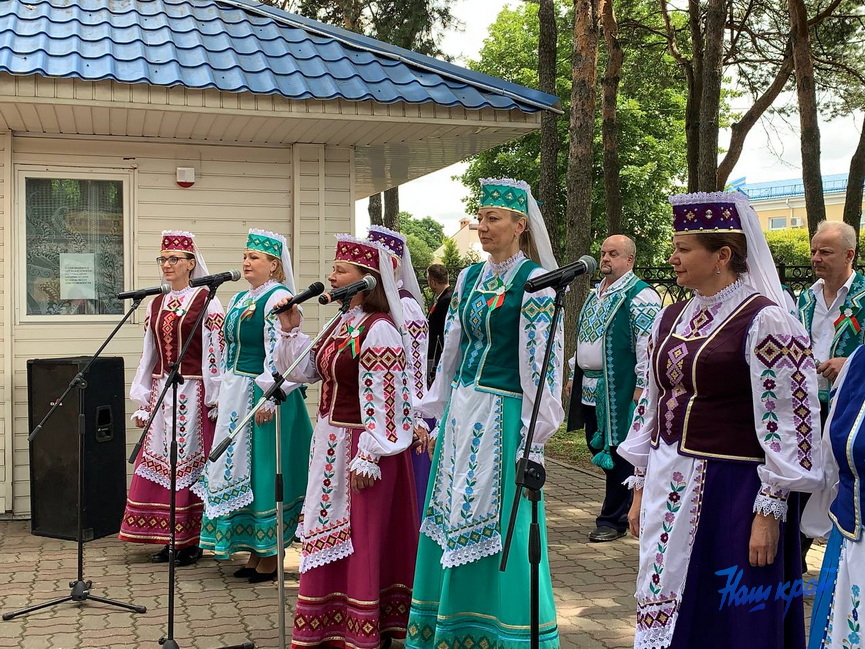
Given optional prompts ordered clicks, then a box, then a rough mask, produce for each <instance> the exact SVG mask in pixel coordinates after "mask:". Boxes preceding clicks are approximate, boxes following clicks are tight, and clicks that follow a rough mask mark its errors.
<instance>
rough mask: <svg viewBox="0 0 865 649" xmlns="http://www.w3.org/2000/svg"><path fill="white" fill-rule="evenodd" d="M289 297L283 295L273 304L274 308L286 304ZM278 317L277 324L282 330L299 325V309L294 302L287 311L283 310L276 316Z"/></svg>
mask: <svg viewBox="0 0 865 649" xmlns="http://www.w3.org/2000/svg"><path fill="white" fill-rule="evenodd" d="M290 299H291V298H288V297H284V298H282V299H281V300H280V301H279V302H277V303H276V304H275V305H274V307H273V308H274V309H278V308H279V307H281V306H285V305H286V304H288V301H289V300H290ZM277 317H278V318H279V326H280V327H282V330H283V331H291V330H292V329H297V328H298V327H299V326H300V321H301V319H302V318H301V315H300V309H299V308H298V307H297V305H296V304H295V305H294V306H293V307H291V308H290V309H289V310H288V311H283V312H282V313H280V314H279V315H278V316H277Z"/></svg>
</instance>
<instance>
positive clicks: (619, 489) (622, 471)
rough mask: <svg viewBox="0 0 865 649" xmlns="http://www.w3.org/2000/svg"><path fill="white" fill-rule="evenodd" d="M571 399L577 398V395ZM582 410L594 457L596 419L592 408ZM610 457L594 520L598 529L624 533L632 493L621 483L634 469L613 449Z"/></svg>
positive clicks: (583, 406) (590, 448)
mask: <svg viewBox="0 0 865 649" xmlns="http://www.w3.org/2000/svg"><path fill="white" fill-rule="evenodd" d="M572 398H579V393H577V394H576V395H575V396H574V397H572ZM581 405H582V404H581ZM582 408H583V416H584V417H585V421H586V445H587V446H588V447H589V450H590V451H591V452H592V455H593V456H594V455H597V454H598V453H600V451H598V450H596V449H594V448H592V445H591V441H592V437H593V436H594V434H595V432H596V431H597V430H598V417H597V413H596V412H595V407H594V406H587V405H582ZM610 455H611V456H612V457H613V468H612V469H610V470H607V469H604V474H605V478H606V483H607V484H606V491H605V493H604V502H603V504H602V505H601V514H600V516H598V518H597V519H596V520H595V524H596V525H597V526H598V527H611V528H613V529H614V530H618V531H619V532H626V531H627V530H628V510H629V509H630V508H631V501H632V499H633V493H632V492H631V490H630V489H628V488H627V487H626V486H624V485H623V484H622V483H623V482H624V481H625V480H627V479H628V478H629V477H630V476H632V475H634V467H633V466H632V465H631V463H630V462H628V461H627V460H626V459H625V458H623V457H622V456H621V455H619V454H618V453H616V448H615V447H613V448H611V449H610Z"/></svg>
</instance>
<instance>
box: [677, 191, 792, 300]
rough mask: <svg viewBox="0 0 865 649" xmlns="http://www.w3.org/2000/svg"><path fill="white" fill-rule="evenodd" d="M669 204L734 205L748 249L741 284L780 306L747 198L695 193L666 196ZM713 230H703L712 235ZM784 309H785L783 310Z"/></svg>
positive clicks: (779, 292) (776, 281)
mask: <svg viewBox="0 0 865 649" xmlns="http://www.w3.org/2000/svg"><path fill="white" fill-rule="evenodd" d="M669 200H670V203H671V204H672V205H674V206H675V205H691V204H706V203H710V204H711V203H734V204H735V206H736V212H737V213H738V215H739V220H740V222H741V225H742V233H743V234H744V235H745V243H746V244H747V246H748V255H747V258H746V262H747V264H748V272H747V273H745V274H744V275H743V276H742V281H743V282H744V283H746V284H748V285H750V286H752V287H754V288H755V289H757V291H758V292H759V293H760V294H761V295H763V296H765V297H767V298H769V299H770V300H772V301H773V302H774V303H775V304H777V305H779V306H781V307H784V304H785V302H784V292H783V290H782V289H781V280H780V279H779V278H778V270H777V269H776V268H775V261H774V259H773V258H772V252H771V251H770V250H769V244H768V243H767V242H766V237H765V236H764V235H763V229H762V228H761V227H760V218H759V217H758V216H757V213H756V212H755V211H754V208H753V207H751V204H750V202H749V201H748V197H747V196H746V195H745V194H742V193H741V192H699V193H696V194H678V195H676V196H670V198H669ZM712 232H713V231H706V234H712ZM785 310H786V309H785Z"/></svg>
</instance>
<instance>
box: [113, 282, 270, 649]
mask: <svg viewBox="0 0 865 649" xmlns="http://www.w3.org/2000/svg"><path fill="white" fill-rule="evenodd" d="M226 279H228V278H226ZM226 279H223V280H222V281H213V282H212V283H210V284H208V285H207V289H208V294H207V299H206V300H205V301H204V306H203V307H202V308H201V311H200V312H199V313H198V317H197V318H196V319H195V322H194V323H193V325H192V331H193V335H191V336H189V338H187V339H186V342H185V343H183V347H182V348H181V349H180V353H179V354H178V356H177V359H176V360H175V361H174V362H173V363H172V364H171V366H170V367H171V369H170V371H169V372H168V376H167V378H166V381H165V386H164V387H163V388H162V392H161V393H160V394H159V398H158V399H157V400H156V403H155V404H154V405H153V409H152V411H151V412H150V419H148V420H147V424H146V425H145V426H144V430H143V431H142V432H141V438H140V439H139V440H138V444H136V445H135V451H134V452H133V455H132V457H130V464H132V463H133V462H134V461H135V459H136V457H137V456H138V451H139V450H140V449H141V445H142V443H143V441H144V439H145V437H146V435H147V433H148V431H149V430H150V427H151V426H152V425H153V419H154V417H156V413H157V412H159V409H160V407H161V406H162V402H163V401H164V400H165V395H166V394H167V393H168V389H169V388H171V395H172V406H171V407H172V410H173V414H172V418H171V446H170V450H169V467H170V469H169V473H170V480H169V485H170V486H169V490H168V492H169V495H168V498H169V501H168V502H169V505H168V528H169V533H168V633H167V635H166V636H165V637H163V638H160V639H159V644H160V645H162V647H163V649H179V647H180V645H178V644H177V641H176V640H175V639H174V586H175V574H176V570H177V567H176V565H175V563H174V560H175V557H176V556H177V555H176V548H175V542H176V534H177V529H176V528H177V390H178V386H179V385H180V384H182V383H183V382H184V378H183V375H182V374H181V373H180V368H181V367H182V366H183V359H184V357H185V356H186V352H187V351H188V350H189V346H190V345H191V344H192V341H193V340H194V338H195V335H196V334H197V333H198V331H199V328H200V327H201V322H202V321H203V320H204V316H205V315H206V314H207V309H208V307H209V306H210V303H211V302H212V301H213V298H214V297H216V289H217V288H219V286H220V285H222V283H223V282H224V281H226ZM202 416H206V415H204V413H202ZM224 649H253V645H252V644H251V643H246V644H242V645H234V646H232V647H225V648H224Z"/></svg>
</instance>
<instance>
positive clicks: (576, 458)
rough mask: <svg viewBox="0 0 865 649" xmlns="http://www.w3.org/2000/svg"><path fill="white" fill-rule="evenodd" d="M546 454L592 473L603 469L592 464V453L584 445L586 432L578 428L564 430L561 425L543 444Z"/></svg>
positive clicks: (600, 471)
mask: <svg viewBox="0 0 865 649" xmlns="http://www.w3.org/2000/svg"><path fill="white" fill-rule="evenodd" d="M544 448H545V452H546V455H547V456H549V457H552V458H555V459H556V460H559V461H560V462H564V463H565V464H570V465H572V466H576V467H579V468H581V469H587V470H589V471H592V472H594V473H603V471H602V470H601V469H600V468H599V467H596V466H595V465H594V464H592V453H591V451H590V450H589V447H588V446H587V445H586V433H585V432H584V431H583V429H582V428H581V429H580V430H571V431H567V430H565V427H564V426H562V427H561V428H560V429H559V430H558V432H556V434H555V435H553V436H552V437H551V438H550V439H549V441H548V442H547V443H546V444H545V445H544Z"/></svg>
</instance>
